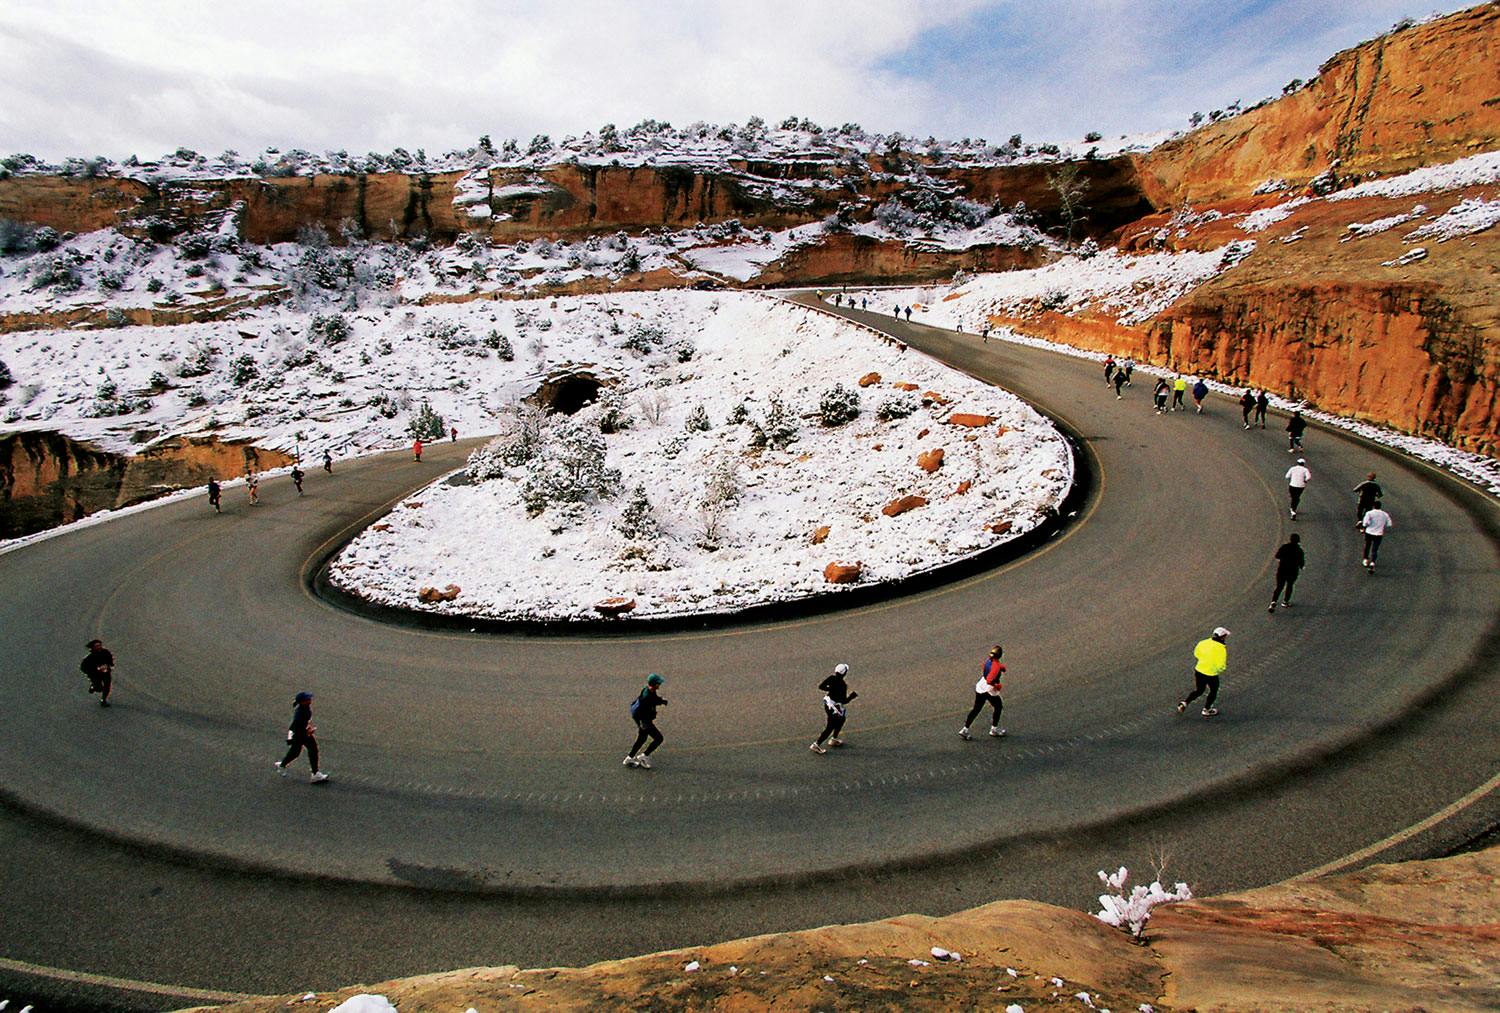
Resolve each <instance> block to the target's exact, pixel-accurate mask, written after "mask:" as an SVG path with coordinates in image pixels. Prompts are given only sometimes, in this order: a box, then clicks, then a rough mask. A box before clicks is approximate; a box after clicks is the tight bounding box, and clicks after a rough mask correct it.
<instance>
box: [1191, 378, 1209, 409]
mask: <svg viewBox="0 0 1500 1013" xmlns="http://www.w3.org/2000/svg"><path fill="white" fill-rule="evenodd" d="M1206 397H1208V384H1206V383H1204V382H1203V381H1202V380H1201V379H1200V380H1199V381H1198V382H1197V383H1195V384H1193V409H1194V410H1195V411H1196V412H1197V413H1198V414H1199V415H1202V414H1203V399H1204V398H1206Z"/></svg>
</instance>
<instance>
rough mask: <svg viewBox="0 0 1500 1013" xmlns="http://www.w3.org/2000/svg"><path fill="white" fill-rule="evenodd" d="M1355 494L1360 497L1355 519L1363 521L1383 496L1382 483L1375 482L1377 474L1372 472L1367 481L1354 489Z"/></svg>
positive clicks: (1366, 478)
mask: <svg viewBox="0 0 1500 1013" xmlns="http://www.w3.org/2000/svg"><path fill="white" fill-rule="evenodd" d="M1354 492H1355V493H1356V494H1357V495H1358V496H1359V503H1358V505H1357V506H1356V507H1355V512H1354V519H1355V520H1363V519H1364V516H1365V514H1367V513H1369V512H1370V508H1371V507H1373V506H1374V505H1375V504H1376V503H1378V502H1380V499H1381V497H1382V495H1383V493H1382V492H1381V489H1380V483H1379V482H1377V481H1375V473H1374V472H1373V471H1372V472H1370V473H1369V474H1368V475H1366V476H1365V480H1364V481H1363V482H1361V483H1359V485H1356V486H1355V487H1354Z"/></svg>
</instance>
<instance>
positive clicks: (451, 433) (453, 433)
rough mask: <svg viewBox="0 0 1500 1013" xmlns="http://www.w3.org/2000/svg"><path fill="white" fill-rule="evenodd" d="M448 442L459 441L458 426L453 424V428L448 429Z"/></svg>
mask: <svg viewBox="0 0 1500 1013" xmlns="http://www.w3.org/2000/svg"><path fill="white" fill-rule="evenodd" d="M448 442H449V443H457V442H458V427H457V426H453V427H452V428H451V429H449V430H448Z"/></svg>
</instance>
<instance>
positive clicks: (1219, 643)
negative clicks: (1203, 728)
mask: <svg viewBox="0 0 1500 1013" xmlns="http://www.w3.org/2000/svg"><path fill="white" fill-rule="evenodd" d="M1228 639H1229V631H1228V630H1226V629H1225V628H1224V627H1222V626H1220V627H1218V628H1217V629H1215V630H1214V632H1213V635H1212V636H1210V637H1207V638H1205V639H1203V640H1200V641H1198V646H1197V647H1195V648H1193V657H1194V658H1195V659H1196V660H1197V664H1196V665H1194V666H1193V681H1194V683H1195V685H1194V687H1193V691H1192V692H1191V693H1189V694H1188V695H1187V696H1186V697H1184V698H1183V699H1182V700H1179V701H1178V702H1177V713H1178V714H1182V713H1185V712H1186V711H1187V706H1188V704H1189V703H1191V702H1192V701H1194V700H1196V699H1197V698H1198V697H1199V696H1202V695H1203V693H1204V691H1205V690H1206V691H1207V692H1208V696H1207V697H1205V698H1204V700H1203V716H1204V717H1206V718H1211V717H1213V716H1214V715H1215V714H1217V713H1219V709H1218V708H1217V707H1215V706H1214V701H1215V700H1217V699H1218V697H1219V677H1220V676H1221V675H1223V674H1224V670H1225V669H1226V668H1228V667H1229V649H1228V648H1227V647H1225V646H1224V642H1225V641H1226V640H1228Z"/></svg>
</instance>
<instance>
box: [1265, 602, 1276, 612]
mask: <svg viewBox="0 0 1500 1013" xmlns="http://www.w3.org/2000/svg"><path fill="white" fill-rule="evenodd" d="M1266 611H1267V612H1275V611H1276V603H1275V602H1274V601H1273V602H1272V603H1271V604H1269V605H1267V606H1266Z"/></svg>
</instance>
